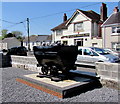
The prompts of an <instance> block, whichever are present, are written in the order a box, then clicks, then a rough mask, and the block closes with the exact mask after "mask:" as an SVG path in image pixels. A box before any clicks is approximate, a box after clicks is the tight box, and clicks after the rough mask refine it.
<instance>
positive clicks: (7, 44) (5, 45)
mask: <svg viewBox="0 0 120 104" xmlns="http://www.w3.org/2000/svg"><path fill="white" fill-rule="evenodd" d="M17 46H21V42H20V41H19V40H18V39H16V38H15V37H9V38H5V39H4V40H1V41H0V50H3V49H5V50H7V49H10V48H12V47H17Z"/></svg>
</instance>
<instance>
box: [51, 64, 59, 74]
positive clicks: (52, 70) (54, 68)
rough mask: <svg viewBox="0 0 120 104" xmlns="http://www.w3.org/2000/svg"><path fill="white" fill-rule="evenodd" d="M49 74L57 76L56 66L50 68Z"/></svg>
mask: <svg viewBox="0 0 120 104" xmlns="http://www.w3.org/2000/svg"><path fill="white" fill-rule="evenodd" d="M50 74H51V75H53V76H57V75H58V69H57V67H56V66H51V69H50Z"/></svg>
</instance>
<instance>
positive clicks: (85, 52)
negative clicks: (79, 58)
mask: <svg viewBox="0 0 120 104" xmlns="http://www.w3.org/2000/svg"><path fill="white" fill-rule="evenodd" d="M91 54H92V53H91V51H90V50H89V49H84V55H91Z"/></svg>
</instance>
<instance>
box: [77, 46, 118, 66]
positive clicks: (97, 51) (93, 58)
mask: <svg viewBox="0 0 120 104" xmlns="http://www.w3.org/2000/svg"><path fill="white" fill-rule="evenodd" d="M118 61H119V58H118V57H117V56H115V55H113V54H110V53H107V52H106V51H105V50H104V49H101V48H96V47H88V48H87V47H78V56H77V60H76V62H75V64H82V65H90V66H95V62H111V63H115V62H118Z"/></svg>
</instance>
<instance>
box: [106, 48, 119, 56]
mask: <svg viewBox="0 0 120 104" xmlns="http://www.w3.org/2000/svg"><path fill="white" fill-rule="evenodd" d="M104 50H105V51H106V52H108V53H111V54H113V55H115V56H118V57H119V58H120V52H119V51H115V50H112V49H108V48H106V49H104Z"/></svg>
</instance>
